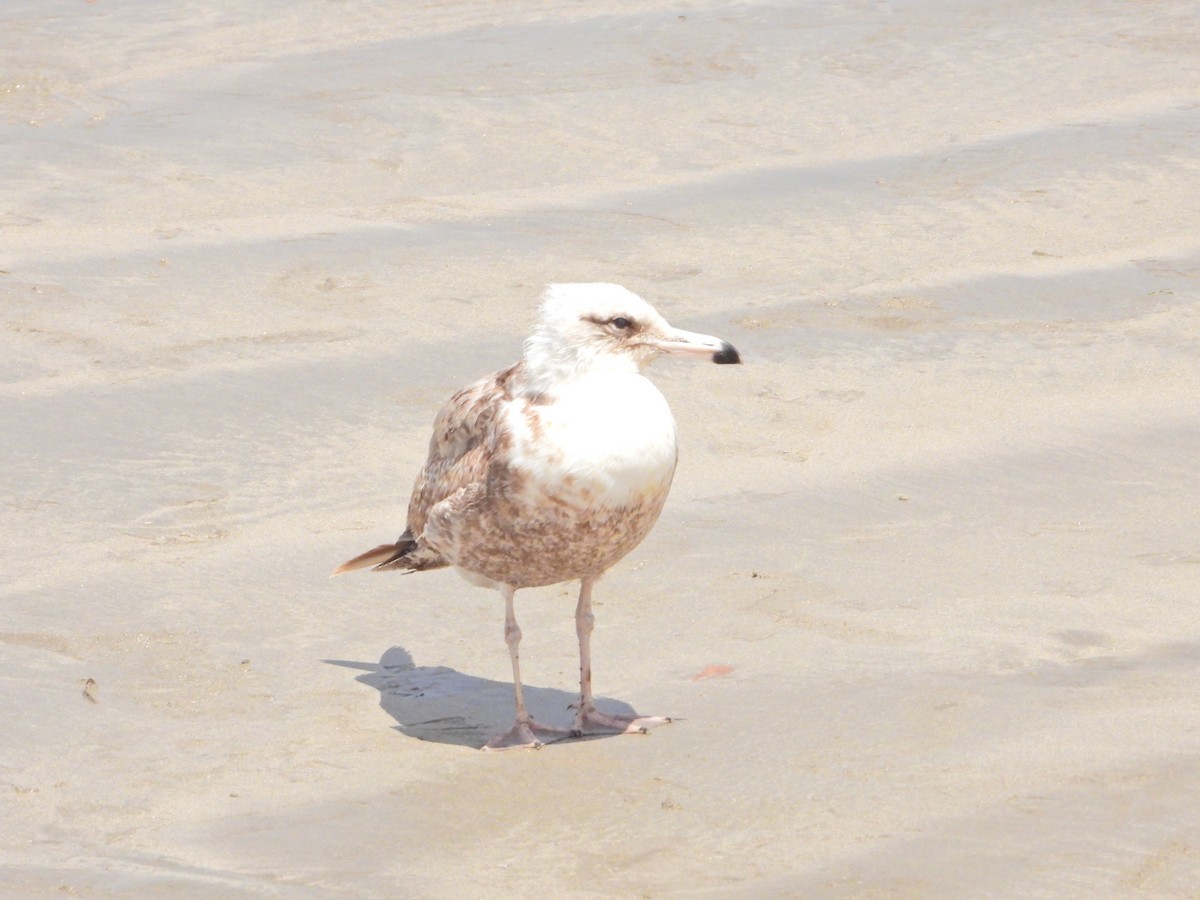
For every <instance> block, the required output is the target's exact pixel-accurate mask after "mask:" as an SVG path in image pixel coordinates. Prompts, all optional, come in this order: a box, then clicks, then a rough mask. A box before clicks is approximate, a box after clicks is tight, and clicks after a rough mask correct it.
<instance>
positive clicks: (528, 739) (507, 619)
mask: <svg viewBox="0 0 1200 900" xmlns="http://www.w3.org/2000/svg"><path fill="white" fill-rule="evenodd" d="M501 590H502V592H503V594H504V642H505V643H506V644H508V655H509V657H511V659H512V670H513V695H514V697H515V698H516V702H517V721H516V724H514V725H513V727H512V728H510V729H509V730H508V731H506V732H504V733H503V734H498V735H496V736H495V737H494V738H492V739H491V740H490V741H488V742H487V743H486V744H484V746H483V749H484V750H514V749H517V748H527V749H531V750H537V749H539V748H540V747H541V746H542V742H541V741H539V740H538V739H537V735H536V734H535V732H542V733H544V734H555V735H564V734H568V733H569V732H568V731H567V729H565V728H555V727H554V726H552V725H543V724H541V723H540V722H535V721H534V720H533V718H532V717H531V716H530V715H529V711H528V710H527V709H525V695H524V693H523V692H522V690H521V655H520V653H518V651H517V648H518V647H519V646H520V644H521V626H520V625H518V624H517V615H516V611H515V610H514V609H513V595H514V594H515V593H516V588H512V587H509V586H507V585H505V586H504V587H503V588H502V589H501Z"/></svg>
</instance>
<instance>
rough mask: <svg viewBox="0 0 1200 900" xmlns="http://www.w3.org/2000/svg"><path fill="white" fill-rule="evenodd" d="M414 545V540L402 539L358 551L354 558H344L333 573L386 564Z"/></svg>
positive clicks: (337, 573)
mask: <svg viewBox="0 0 1200 900" xmlns="http://www.w3.org/2000/svg"><path fill="white" fill-rule="evenodd" d="M416 545H417V542H416V541H413V540H404V539H401V540H399V541H397V542H396V543H394V544H380V545H379V546H378V547H376V548H375V549H374V550H368V551H367V552H366V553H360V554H359V555H358V556H356V557H354V559H348V560H346V561H345V562H344V563H342V564H341V565H340V566H338V567H337V568H336V569H334V570H333V574H334V575H342V574H344V573H346V572H353V571H354V570H355V569H365V568H367V566H376V567H378V566H384V565H387V564H388V563H390V562H395V561H396V560H398V559H400V558H401V557H402V556H404V554H405V553H407V552H408V551H409V550H412V549H413V548H414V547H415V546H416Z"/></svg>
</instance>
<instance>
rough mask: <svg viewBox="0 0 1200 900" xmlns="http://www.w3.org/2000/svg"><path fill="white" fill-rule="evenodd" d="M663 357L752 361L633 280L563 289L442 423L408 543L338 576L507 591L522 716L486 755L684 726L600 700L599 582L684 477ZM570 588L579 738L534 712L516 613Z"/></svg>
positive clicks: (417, 495)
mask: <svg viewBox="0 0 1200 900" xmlns="http://www.w3.org/2000/svg"><path fill="white" fill-rule="evenodd" d="M660 356H679V357H690V358H693V359H705V360H710V361H712V362H714V363H719V364H730V363H740V362H741V358H740V357H739V356H738V352H737V350H735V349H734V348H733V346H732V345H730V344H729V343H728V342H727V341H723V340H721V339H720V338H715V337H711V336H709V335H706V334H696V333H694V332H690V331H683V330H681V329H678V328H672V327H671V326H670V325H669V324H667V321H666V319H664V318H663V317H662V316H661V315H659V314H658V312H657V311H655V309H654V307H652V306H651V305H650V304H649V303H647V302H646V301H645V300H643V299H642V298H641V297H639V296H638V295H637V294H634V293H633V292H631V291H629V290H627V289H625V288H623V287H621V286H619V285H615V284H552V285H549V286H548V287H547V288H546V290H545V293H544V294H543V297H542V303H541V307H540V309H539V317H538V321H537V324H536V326H535V328H534V330H533V333H532V335H531V336H530V337H529V338H528V340H526V342H525V353H524V357H523V358H522V359H521V361H520V362H517V363H516V364H514V365H512V366H509V367H508V368H507V369H503V370H501V371H499V372H496V373H494V374H492V375H489V376H487V377H486V378H482V379H480V380H479V381H476V382H474V383H473V384H470V385H468V386H467V387H465V388H463V389H462V390H460V391H459V392H458V393H456V394H455V395H454V396H453V397H451V398H450V400H449V402H447V403H446V405H445V406H444V407H443V408H442V410H441V411H440V412H439V413H438V415H437V418H436V420H435V421H434V423H433V436H432V438H431V439H430V441H429V456H428V459H427V460H426V461H425V467H424V468H423V469H422V470H421V474H420V475H419V476H418V477H417V480H416V484H415V485H414V486H413V490H412V495H411V498H410V500H409V504H408V527H407V528H406V529H405V530H404V533H403V534H402V535H400V538H399V539H398V540H397V541H396V542H395V543H392V544H382V545H380V546H378V547H376V548H375V549H373V550H368V551H367V552H366V553H363V554H361V555H359V556H356V557H354V559H351V560H349V561H347V562H345V563H343V564H342V565H340V566H339V567H338V568H337V569H336V570H335V571H334V574H335V575H340V574H341V573H343V572H348V571H351V570H353V569H362V568H367V567H368V566H370V567H373V568H374V569H375V570H376V571H402V572H417V571H423V570H426V569H438V568H443V567H445V566H453V567H454V568H455V569H456V570H457V571H458V572H459V574H461V575H463V576H464V577H466V578H467V580H469V581H471V582H472V583H474V584H477V585H480V586H483V587H490V588H493V589H496V590H499V591H500V593H501V595H502V596H503V597H504V608H505V616H504V639H505V643H507V645H508V652H509V656H510V658H511V660H512V673H513V693H514V697H515V701H516V708H517V717H516V723H515V724H514V725H513V727H512V728H511V729H509V730H508V731H507V732H505V733H503V734H500V735H497V736H496V737H494V738H492V739H491V740H490V741H488V743H487V744H486V745H485V747H484V749H490V750H502V749H510V748H514V747H529V748H537V747H541V746H542V744H543V741H542V740H541V737H540V736H559V737H561V736H567V735H570V736H575V737H579V736H582V735H585V734H596V733H609V734H613V733H637V732H643V733H644V732H645V731H646V729H648V728H651V727H653V726H656V725H662V724H665V723H667V722H670V721H671V720H670V719H668V718H665V717H662V716H639V715H613V714H608V713H603V712H600V711H599V710H597V709H596V706H595V703H594V702H593V698H592V659H591V634H592V629H593V626H594V623H595V616H594V615H593V613H592V588H593V586H594V584H595V583H596V581H597V580H598V579H599V578H600V577H601V576H602V575H603V574H604V573H605V572H606V571H607V570H608V569H609V568H610V567H612V565H613V564H614V563H616V562H617V561H618V560H620V559H621V558H622V557H624V556H625V555H626V554H627V553H629V551H631V550H632V549H633V548H634V547H636V546H637V545H638V544H640V543H641V542H642V539H643V538H645V537H646V535H647V534H649V532H650V529H651V528H652V527H653V526H654V523H655V521H656V520H657V519H658V515H659V513H660V512H662V508H663V504H664V503H665V502H666V499H667V493H668V491H669V490H670V488H671V479H672V478H673V477H674V474H675V463H676V460H677V458H678V445H677V440H676V431H675V420H674V419H673V418H672V416H671V410H670V408H669V407H668V406H667V401H666V399H665V398H664V397H663V395H662V394H661V393H660V392H659V390H658V388H656V387H655V386H654V385H653V384H652V383H651V382H650V380H649V379H648V378H646V377H645V375H644V374H643V373H644V372H645V370H646V367H647V366H648V365H649V364H650V363H651V362H653V361H654V360H655V359H657V358H658V357H660ZM566 581H579V583H580V588H579V602H578V604H577V605H576V608H575V631H576V635H577V636H578V638H579V700H578V701H577V702H576V703H575V704H572V705H573V707H574V709H575V717H574V721H573V723H572V725H571V727H570V728H569V729H564V728H557V727H554V726H550V725H545V724H542V723H541V722H537V721H535V720H534V719H533V718H532V717H531V716H530V714H529V712H528V710H526V708H525V700H524V697H523V696H522V691H521V666H520V654H519V652H518V649H519V646H520V643H521V628H520V626H519V625H518V624H517V619H516V614H515V611H514V606H513V597H514V595H515V593H516V592H517V591H518V590H519V589H521V588H529V587H540V586H545V585H551V584H559V583H561V582H566Z"/></svg>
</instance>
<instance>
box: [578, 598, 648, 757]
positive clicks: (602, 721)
mask: <svg viewBox="0 0 1200 900" xmlns="http://www.w3.org/2000/svg"><path fill="white" fill-rule="evenodd" d="M595 626H596V617H595V615H594V614H593V613H592V580H591V579H590V578H585V579H583V582H582V583H581V584H580V586H579V605H578V606H576V607H575V634H576V635H577V636H578V637H579V703H578V705H577V708H576V710H575V721H574V722H573V723H572V725H571V734H573V735H574V736H576V737H580V736H581V735H584V734H588V733H593V732H600V733H604V732H608V733H614V732H615V733H617V734H645V733H646V730H647V729H649V728H653V727H654V726H655V725H665V724H667V723H668V722H670V721H671V720H670V719H668V718H665V717H663V716H637V715H633V716H622V715H610V714H608V713H602V712H600V711H599V710H597V709H596V704H595V703H594V702H593V700H592V630H593V629H594V628H595Z"/></svg>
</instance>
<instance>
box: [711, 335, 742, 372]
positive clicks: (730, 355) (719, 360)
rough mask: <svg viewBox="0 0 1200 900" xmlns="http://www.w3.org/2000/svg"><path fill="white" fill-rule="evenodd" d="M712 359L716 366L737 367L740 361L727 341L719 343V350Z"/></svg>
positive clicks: (735, 351)
mask: <svg viewBox="0 0 1200 900" xmlns="http://www.w3.org/2000/svg"><path fill="white" fill-rule="evenodd" d="M712 359H713V362H715V363H716V364H717V365H718V366H731V365H738V364H740V363H741V361H742V358H741V357H740V356H739V355H738V352H737V350H735V349H734V347H733V344H731V343H729V341H722V342H721V349H720V350H718V351H717V352H716V353H714V354H713V358H712Z"/></svg>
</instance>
